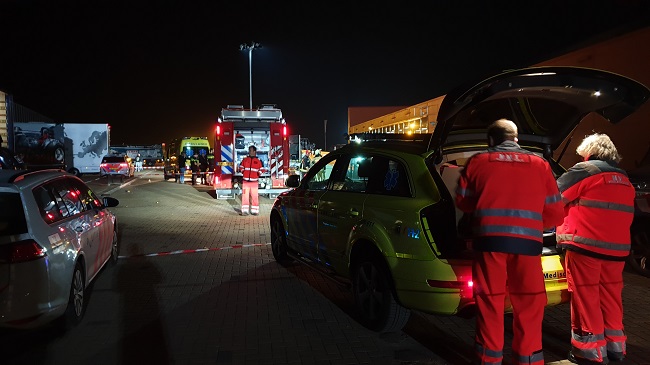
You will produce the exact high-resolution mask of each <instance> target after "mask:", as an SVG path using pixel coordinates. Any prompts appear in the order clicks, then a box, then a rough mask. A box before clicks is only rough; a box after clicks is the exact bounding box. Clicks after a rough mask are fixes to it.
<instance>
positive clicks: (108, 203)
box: [104, 196, 120, 208]
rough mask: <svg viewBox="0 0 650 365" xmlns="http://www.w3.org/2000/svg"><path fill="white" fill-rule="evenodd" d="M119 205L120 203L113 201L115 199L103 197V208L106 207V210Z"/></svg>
mask: <svg viewBox="0 0 650 365" xmlns="http://www.w3.org/2000/svg"><path fill="white" fill-rule="evenodd" d="M119 204H120V201H119V200H117V199H115V198H111V197H110V196H105V197H104V206H105V207H107V208H111V207H116V206H118V205H119Z"/></svg>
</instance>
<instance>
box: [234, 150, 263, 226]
mask: <svg viewBox="0 0 650 365" xmlns="http://www.w3.org/2000/svg"><path fill="white" fill-rule="evenodd" d="M263 170H264V164H262V161H261V160H260V159H259V158H258V157H257V148H256V147H255V146H250V147H248V156H246V157H244V159H243V160H242V161H241V163H240V164H239V171H240V172H242V174H243V175H244V182H243V183H244V186H243V187H242V195H241V215H248V210H249V208H250V212H251V214H252V215H258V214H260V204H259V196H258V195H257V184H258V180H259V177H260V172H263Z"/></svg>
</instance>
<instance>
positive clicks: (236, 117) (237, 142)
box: [213, 104, 289, 199]
mask: <svg viewBox="0 0 650 365" xmlns="http://www.w3.org/2000/svg"><path fill="white" fill-rule="evenodd" d="M287 132H288V130H287V124H286V122H285V120H284V118H283V117H282V110H280V109H279V108H277V107H276V105H274V104H263V105H262V106H261V107H259V108H256V109H244V107H243V106H242V105H228V106H227V107H226V108H222V109H221V114H220V117H219V118H218V119H217V123H216V126H215V141H214V159H215V176H214V181H213V184H214V188H215V193H216V194H215V195H216V197H217V199H234V198H235V197H236V196H237V195H239V194H241V186H242V174H241V173H240V172H238V171H237V168H238V167H239V164H240V163H241V161H242V160H243V159H244V157H246V156H247V155H248V147H250V146H255V147H256V148H257V157H258V158H259V159H260V160H261V161H262V164H263V165H264V167H265V168H266V172H264V173H262V174H261V175H260V179H259V192H258V193H259V194H260V195H267V196H268V197H269V198H271V199H273V198H275V197H276V196H278V194H280V193H282V192H283V191H286V190H287V188H286V187H285V180H286V178H287V176H288V172H289V141H288V133H287Z"/></svg>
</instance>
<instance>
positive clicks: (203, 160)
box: [199, 151, 208, 185]
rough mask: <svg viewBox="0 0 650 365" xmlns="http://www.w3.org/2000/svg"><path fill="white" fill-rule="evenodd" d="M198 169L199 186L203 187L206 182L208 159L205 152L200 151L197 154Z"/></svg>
mask: <svg viewBox="0 0 650 365" xmlns="http://www.w3.org/2000/svg"><path fill="white" fill-rule="evenodd" d="M199 168H200V170H201V184H203V185H205V184H206V181H207V180H208V179H207V174H208V157H207V156H206V155H205V151H201V153H200V154H199Z"/></svg>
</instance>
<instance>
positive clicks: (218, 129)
mask: <svg viewBox="0 0 650 365" xmlns="http://www.w3.org/2000/svg"><path fill="white" fill-rule="evenodd" d="M220 135H221V126H220V125H217V136H220Z"/></svg>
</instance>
